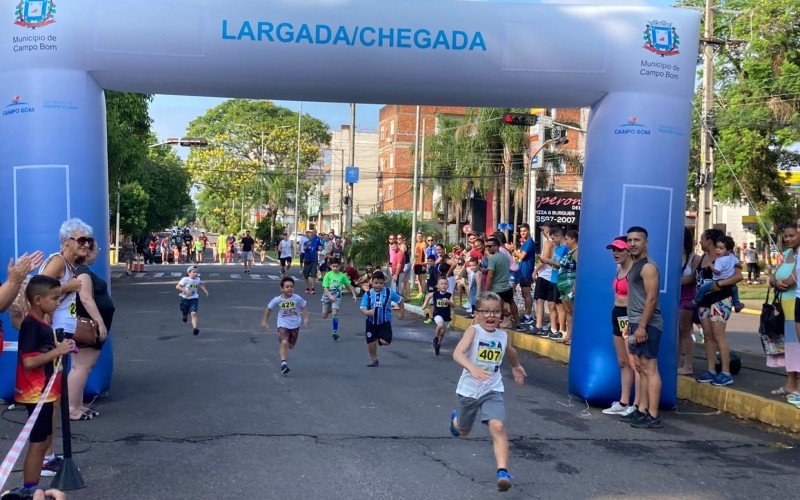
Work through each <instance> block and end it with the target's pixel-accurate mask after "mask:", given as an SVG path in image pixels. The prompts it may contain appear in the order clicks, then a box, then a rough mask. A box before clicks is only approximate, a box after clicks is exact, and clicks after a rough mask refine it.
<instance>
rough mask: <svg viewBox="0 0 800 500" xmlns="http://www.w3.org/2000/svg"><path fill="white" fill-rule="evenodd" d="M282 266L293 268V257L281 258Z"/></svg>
mask: <svg viewBox="0 0 800 500" xmlns="http://www.w3.org/2000/svg"><path fill="white" fill-rule="evenodd" d="M280 261H281V265H282V266H291V265H292V258H291V257H281V258H280Z"/></svg>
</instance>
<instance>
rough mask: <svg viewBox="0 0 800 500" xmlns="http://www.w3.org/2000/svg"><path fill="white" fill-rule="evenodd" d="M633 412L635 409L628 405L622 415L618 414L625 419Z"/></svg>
mask: <svg viewBox="0 0 800 500" xmlns="http://www.w3.org/2000/svg"><path fill="white" fill-rule="evenodd" d="M634 411H636V407H635V406H633V405H628V406H626V407H625V410H624V411H623V412H622V413H620V415H621V416H623V417H627V416H628V415H630V414H631V413H633V412H634Z"/></svg>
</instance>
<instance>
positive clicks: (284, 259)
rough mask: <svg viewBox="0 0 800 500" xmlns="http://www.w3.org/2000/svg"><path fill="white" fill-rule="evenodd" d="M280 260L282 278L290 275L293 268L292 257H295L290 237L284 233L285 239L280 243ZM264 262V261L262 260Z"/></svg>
mask: <svg viewBox="0 0 800 500" xmlns="http://www.w3.org/2000/svg"><path fill="white" fill-rule="evenodd" d="M278 251H279V252H280V255H278V259H279V260H280V261H281V277H284V276H288V275H289V269H291V268H292V257H294V244H293V243H292V240H290V239H289V235H288V234H286V233H283V239H282V240H281V241H280V242H279V243H278ZM261 261H262V262H263V261H264V259H263V258H262V259H261Z"/></svg>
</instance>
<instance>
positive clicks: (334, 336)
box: [331, 332, 339, 340]
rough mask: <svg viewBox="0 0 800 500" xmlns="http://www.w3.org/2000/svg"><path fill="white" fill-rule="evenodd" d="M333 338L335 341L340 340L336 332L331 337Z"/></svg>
mask: <svg viewBox="0 0 800 500" xmlns="http://www.w3.org/2000/svg"><path fill="white" fill-rule="evenodd" d="M331 337H332V338H333V340H339V334H338V333H336V332H333V335H331Z"/></svg>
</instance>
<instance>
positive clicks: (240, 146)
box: [187, 99, 330, 230]
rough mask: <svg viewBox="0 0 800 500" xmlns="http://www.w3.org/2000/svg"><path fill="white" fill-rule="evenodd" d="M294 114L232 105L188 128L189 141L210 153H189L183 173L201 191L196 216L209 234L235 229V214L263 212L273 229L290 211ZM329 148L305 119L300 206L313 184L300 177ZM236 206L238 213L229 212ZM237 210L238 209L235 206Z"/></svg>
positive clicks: (258, 104) (313, 122)
mask: <svg viewBox="0 0 800 500" xmlns="http://www.w3.org/2000/svg"><path fill="white" fill-rule="evenodd" d="M297 122H298V115H297V113H296V112H294V111H292V110H290V109H288V108H284V107H281V106H276V105H275V104H273V103H272V102H270V101H255V100H244V99H230V100H227V101H225V102H223V103H222V104H220V105H218V106H216V107H214V108H212V109H210V110H208V111H207V112H206V113H205V114H204V115H203V116H200V117H198V118H196V119H195V120H193V121H192V122H191V123H190V124H189V135H191V136H196V137H203V138H206V139H207V140H208V141H209V147H208V148H203V149H195V150H192V152H191V154H190V155H189V159H188V160H187V168H188V170H189V172H190V174H191V177H192V180H193V181H194V182H195V183H198V184H199V185H200V187H201V189H200V194H199V195H198V200H199V204H198V216H199V217H200V219H201V220H203V221H204V222H205V224H206V225H207V227H209V228H210V229H231V227H232V225H233V226H235V228H236V230H238V229H239V227H238V225H239V223H238V222H236V223H234V221H238V220H239V219H235V218H234V217H233V216H232V214H233V212H236V213H240V212H241V203H242V201H243V202H244V206H245V210H248V211H249V209H250V208H252V207H256V206H259V207H264V208H266V211H267V214H268V217H269V218H270V220H271V224H272V225H273V226H274V224H275V220H276V217H277V214H278V213H279V212H281V211H284V210H285V209H286V208H287V207H289V206H292V207H293V206H294V201H295V200H294V187H295V177H296V175H297V170H296V163H297V162H296V157H297ZM329 142H330V134H329V133H328V131H327V126H326V125H325V123H324V122H322V121H320V120H318V119H316V118H313V117H310V116H308V115H303V117H302V123H301V132H300V179H301V184H300V200H301V204H302V200H304V199H305V198H306V196H307V194H308V192H309V189H310V187H311V185H312V184H313V182H310V181H309V180H308V179H307V178H306V176H305V175H304V172H305V171H306V170H307V169H308V167H309V166H310V165H311V164H312V163H314V162H315V161H316V160H317V158H318V157H319V153H320V147H321V146H322V145H326V144H328V143H329ZM232 200H236V202H237V203H238V206H239V209H238V211H237V210H235V209H229V208H228V207H229V206H230V205H231V201H232ZM234 205H236V204H234Z"/></svg>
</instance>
